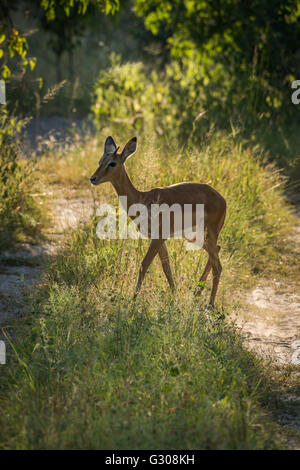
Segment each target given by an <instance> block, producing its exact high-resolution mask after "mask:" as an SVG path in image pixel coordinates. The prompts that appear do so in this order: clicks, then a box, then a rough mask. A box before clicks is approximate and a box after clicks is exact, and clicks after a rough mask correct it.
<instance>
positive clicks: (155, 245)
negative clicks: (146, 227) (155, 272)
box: [133, 240, 164, 299]
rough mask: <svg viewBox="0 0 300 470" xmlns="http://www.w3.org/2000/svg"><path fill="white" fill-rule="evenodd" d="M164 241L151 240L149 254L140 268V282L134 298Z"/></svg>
mask: <svg viewBox="0 0 300 470" xmlns="http://www.w3.org/2000/svg"><path fill="white" fill-rule="evenodd" d="M163 243H164V240H152V241H151V243H150V246H149V249H148V251H147V254H146V256H145V258H144V259H143V261H142V264H141V267H140V270H139V278H138V282H137V285H136V288H135V294H134V297H133V298H134V299H135V298H136V296H137V295H138V293H139V291H140V289H141V285H142V282H143V280H144V277H145V274H146V272H147V271H148V269H149V266H150V264H151V263H152V261H153V260H154V258H155V256H156V255H157V253H158V251H159V249H160V247H161V246H162V244H163Z"/></svg>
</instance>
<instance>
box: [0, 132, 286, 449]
mask: <svg viewBox="0 0 300 470" xmlns="http://www.w3.org/2000/svg"><path fill="white" fill-rule="evenodd" d="M119 143H120V142H118V144H119ZM124 143H125V142H124ZM100 154H101V150H100V149H99V147H97V146H96V145H94V147H93V146H92V145H90V144H89V143H86V144H84V145H83V146H82V147H79V148H76V149H73V150H72V149H70V151H69V152H67V154H66V155H65V156H64V159H63V160H62V159H61V157H60V156H59V155H52V156H48V159H47V160H46V159H44V160H42V161H41V162H40V165H41V167H43V169H44V170H46V169H47V168H49V169H50V168H52V169H53V168H55V171H54V170H53V171H49V172H48V173H47V171H44V174H47V175H48V176H47V178H48V182H56V183H59V184H64V183H66V181H67V180H68V181H69V178H70V176H69V175H70V174H71V169H72V184H73V186H74V187H80V188H81V190H82V189H83V188H85V187H87V186H86V185H87V184H88V183H87V176H89V175H90V174H92V172H93V170H94V169H95V166H96V165H97V162H98V159H99V157H100ZM262 163H263V157H262V156H261V155H260V154H259V151H257V154H253V153H252V154H250V151H249V150H245V149H243V147H242V146H241V145H240V144H237V143H236V142H235V139H234V138H233V137H232V136H225V135H221V134H219V135H216V136H210V137H208V139H207V140H206V141H205V142H203V145H202V147H201V148H200V149H191V148H184V149H176V147H175V146H174V145H173V146H172V147H171V146H170V144H169V145H168V146H166V144H165V143H163V142H161V141H157V140H154V141H151V139H149V138H144V139H142V141H141V143H140V147H139V150H138V152H137V153H136V154H135V156H134V157H132V159H131V160H130V161H129V162H128V165H127V166H128V172H129V174H130V175H131V178H132V180H133V181H134V182H135V183H136V186H137V187H139V188H140V189H146V188H149V187H152V186H154V185H166V184H171V183H175V182H178V181H183V180H194V181H201V182H207V183H209V184H211V185H212V186H214V187H215V188H216V189H217V190H219V191H220V192H221V193H222V194H223V195H224V196H225V197H226V199H227V202H228V215H227V220H226V224H225V227H224V230H223V232H222V235H221V245H222V252H221V253H222V254H221V259H222V264H223V268H224V271H223V276H222V282H221V287H220V290H219V294H218V298H217V303H218V309H217V310H216V311H215V312H211V311H207V309H206V306H205V305H206V300H207V292H205V293H204V296H203V298H202V299H200V300H199V301H198V302H195V299H194V297H193V290H194V286H195V284H196V283H197V280H198V278H199V276H200V271H201V269H202V268H203V266H204V263H205V256H203V254H200V253H199V255H198V253H197V254H196V255H195V252H188V251H184V250H183V246H182V245H181V242H180V241H175V240H173V241H172V240H171V241H170V242H168V245H169V248H170V256H171V262H172V265H173V270H174V277H175V282H176V284H177V294H176V295H175V296H174V297H172V296H171V295H170V293H169V290H168V287H167V283H166V281H165V279H164V277H163V273H162V270H161V267H160V264H159V261H158V260H155V261H154V263H153V266H152V267H151V269H150V272H149V273H148V275H147V277H146V280H145V283H144V285H143V288H142V291H141V293H140V296H139V297H138V299H137V301H136V302H133V301H132V293H133V290H134V284H135V280H136V274H137V270H138V266H139V263H140V262H141V259H142V257H143V254H144V253H145V251H146V247H147V245H148V243H149V242H148V241H146V240H119V241H118V240H111V241H106V240H99V239H98V238H97V237H96V233H95V225H96V223H97V220H96V218H95V219H94V220H92V221H91V223H90V224H88V225H86V226H84V227H82V226H80V227H78V228H77V229H76V230H75V231H74V232H73V234H72V235H70V237H69V239H68V241H67V247H66V249H65V250H64V252H63V253H61V254H59V255H58V256H57V257H56V258H55V260H54V261H52V262H51V263H50V265H49V268H48V270H47V273H46V277H45V279H44V281H43V285H42V286H41V287H40V288H39V290H38V291H37V292H35V293H34V294H33V295H32V296H31V297H29V298H28V315H27V318H26V320H25V325H24V328H25V333H24V334H23V335H21V336H20V339H19V340H17V341H16V344H15V348H16V351H17V352H18V357H19V359H20V361H19V362H18V357H16V358H15V356H14V354H13V353H11V354H10V355H9V360H8V362H9V363H10V365H9V366H7V367H6V368H5V370H4V374H3V379H2V381H1V385H0V392H1V393H0V395H1V398H0V406H1V409H2V413H1V417H0V430H1V431H0V446H1V447H2V448H7V449H9V448H18V449H24V448H29V449H40V448H47V449H63V448H67V449H74V448H82V449H98V448H104V449H108V448H113V449H142V448H143V449H145V448H149V449H157V448H165V449H169V448H174V449H179V448H187V449H192V448H200V449H258V448H259V449H261V448H276V447H278V446H279V443H278V440H277V438H276V436H275V437H274V427H273V425H272V423H271V422H270V420H269V419H268V418H267V417H266V415H265V413H263V412H262V408H261V405H260V400H261V396H262V394H263V393H264V390H265V387H266V379H265V376H264V368H263V366H262V363H261V361H260V360H258V359H257V358H256V357H255V356H254V355H253V354H252V353H249V352H247V351H246V350H245V349H244V347H243V344H242V341H241V338H240V336H239V335H238V333H237V332H236V331H235V327H234V325H233V324H231V323H230V322H228V321H226V318H225V319H224V317H226V314H227V313H229V312H231V310H232V308H233V303H234V300H235V293H236V290H237V288H238V287H239V286H240V285H241V284H242V283H245V282H246V281H247V279H249V278H250V279H251V273H253V272H255V273H257V272H258V271H259V270H261V269H262V266H263V267H264V269H267V268H268V266H270V265H271V264H272V263H274V261H275V260H276V259H277V257H278V252H277V250H278V247H279V249H280V243H281V242H280V240H281V239H282V237H283V236H284V235H285V234H286V232H287V231H288V229H289V227H290V226H291V222H292V221H293V219H292V217H291V216H290V215H289V210H288V207H287V205H286V203H285V201H284V198H283V196H282V189H281V185H282V183H283V180H282V178H281V176H280V174H279V173H278V171H276V170H275V168H273V167H272V166H263V164H262ZM69 182H70V181H69ZM96 191H97V192H98V197H99V198H100V199H101V202H103V201H106V202H107V201H115V196H114V194H113V191H112V190H111V189H110V188H109V186H108V185H104V186H100V187H99V188H98V189H97V190H96ZM24 338H26V340H24ZM24 364H25V365H24Z"/></svg>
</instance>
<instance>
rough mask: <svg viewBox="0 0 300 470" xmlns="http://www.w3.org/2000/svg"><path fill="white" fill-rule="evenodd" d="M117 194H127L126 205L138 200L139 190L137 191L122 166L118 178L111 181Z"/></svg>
mask: <svg viewBox="0 0 300 470" xmlns="http://www.w3.org/2000/svg"><path fill="white" fill-rule="evenodd" d="M112 185H113V187H114V188H115V190H116V192H117V194H118V196H127V204H128V207H129V206H131V205H132V204H135V203H137V202H139V200H140V196H141V191H138V190H137V189H136V188H135V187H134V185H133V184H132V182H131V181H130V178H129V176H128V174H127V171H126V169H125V167H124V166H122V168H121V170H120V173H119V175H118V178H117V179H115V180H113V181H112Z"/></svg>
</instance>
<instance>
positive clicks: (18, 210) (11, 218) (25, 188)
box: [0, 107, 43, 248]
mask: <svg viewBox="0 0 300 470" xmlns="http://www.w3.org/2000/svg"><path fill="white" fill-rule="evenodd" d="M25 123H26V121H25V120H18V119H16V118H15V117H13V116H9V115H8V113H7V111H6V110H5V108H3V107H1V113H0V148H1V153H0V240H1V241H0V247H1V248H3V247H5V246H8V245H10V244H12V243H14V242H16V241H18V240H20V239H24V237H25V236H27V237H31V238H36V237H37V236H38V235H39V234H40V229H41V226H42V222H43V216H42V213H41V208H40V205H39V204H38V201H37V200H36V199H35V198H33V196H32V193H33V192H34V190H35V189H36V186H37V183H36V181H35V178H36V174H35V172H34V168H35V166H34V161H27V160H21V159H20V131H21V129H22V128H23V127H24V125H25Z"/></svg>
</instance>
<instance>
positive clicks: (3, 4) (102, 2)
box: [0, 0, 119, 79]
mask: <svg viewBox="0 0 300 470" xmlns="http://www.w3.org/2000/svg"><path fill="white" fill-rule="evenodd" d="M17 4H18V2H17V1H16V0H9V2H8V1H7V0H0V76H2V78H4V79H7V78H9V76H10V74H11V61H12V60H13V59H14V58H17V59H18V60H19V61H20V63H21V67H22V69H23V70H25V69H26V67H27V66H29V67H30V68H31V69H33V68H34V66H35V62H36V60H35V58H29V57H28V55H27V54H28V44H27V41H26V38H25V37H24V36H22V34H21V32H20V31H18V30H17V29H16V27H15V26H14V24H13V21H12V18H11V12H12V11H13V10H14V9H16V8H17ZM90 6H92V7H94V8H97V9H98V11H99V12H102V13H104V14H106V15H108V14H113V13H115V12H116V11H117V10H118V8H119V0H59V1H54V0H37V1H35V2H34V1H33V2H32V1H28V8H36V7H37V8H39V9H40V11H41V12H42V13H43V14H44V16H45V19H46V21H47V22H48V23H49V24H50V23H51V22H54V20H56V19H57V21H58V25H59V24H60V25H61V22H62V21H64V20H65V21H67V23H68V24H69V25H71V22H68V18H72V19H73V21H72V23H74V22H76V18H77V17H78V16H80V15H81V16H82V15H85V14H86V12H87V9H88V8H89V7H90ZM58 27H59V26H58ZM53 28H54V29H55V26H53ZM59 29H61V28H59ZM71 29H72V28H71V26H70V27H69V31H71ZM60 36H61V34H60ZM71 36H72V33H70V32H69V33H68V34H66V36H65V39H66V41H67V43H68V44H69V46H68V47H69V48H71V49H72V47H74V42H72V40H70V37H71ZM60 39H61V40H63V39H64V38H62V37H61V38H60ZM71 49H70V50H71ZM60 50H61V48H60V47H59V46H57V51H59V52H60Z"/></svg>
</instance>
